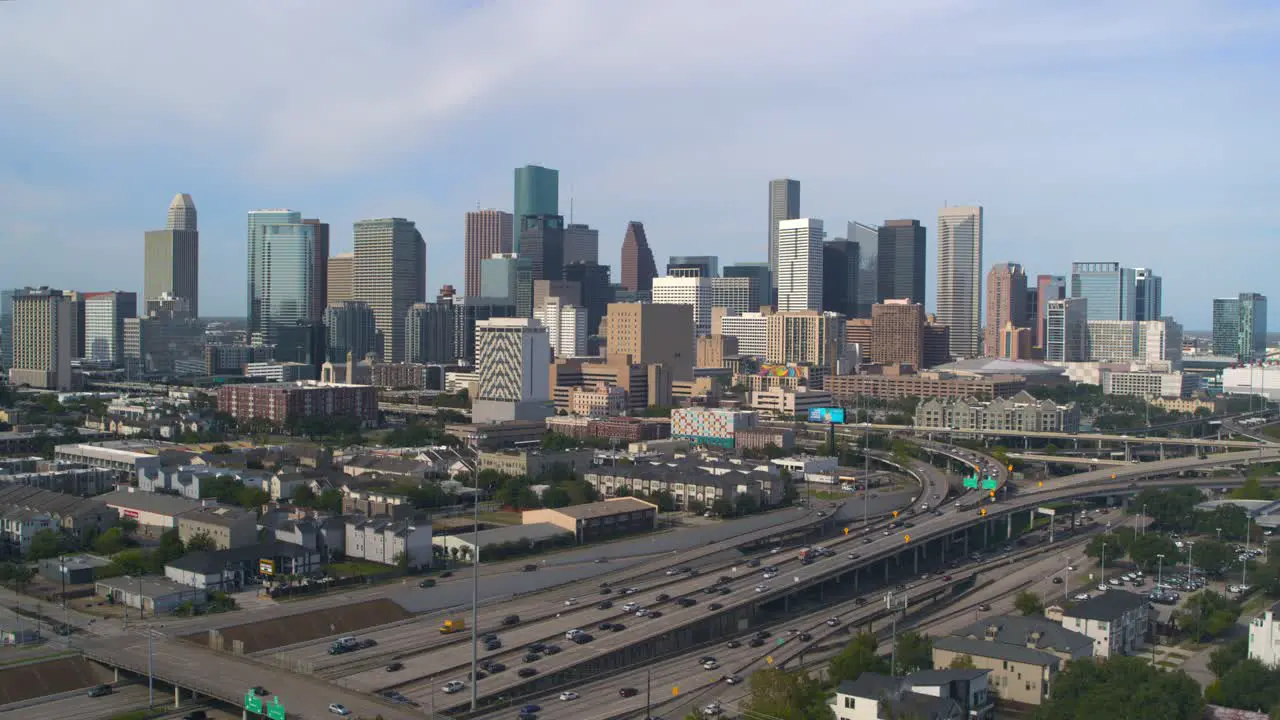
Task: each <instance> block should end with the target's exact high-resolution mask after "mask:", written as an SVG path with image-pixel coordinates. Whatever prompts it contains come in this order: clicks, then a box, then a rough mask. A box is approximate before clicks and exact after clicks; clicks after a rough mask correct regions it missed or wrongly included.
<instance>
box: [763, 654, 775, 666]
mask: <svg viewBox="0 0 1280 720" xmlns="http://www.w3.org/2000/svg"><path fill="white" fill-rule="evenodd" d="M764 661H765V662H767V663H769V664H770V665H772V664H773V656H772V655H769V656H767V657H765V659H764Z"/></svg>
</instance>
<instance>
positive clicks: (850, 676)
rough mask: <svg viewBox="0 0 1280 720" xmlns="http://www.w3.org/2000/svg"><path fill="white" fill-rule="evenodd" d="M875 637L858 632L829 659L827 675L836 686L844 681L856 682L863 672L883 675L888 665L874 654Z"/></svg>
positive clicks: (876, 643)
mask: <svg viewBox="0 0 1280 720" xmlns="http://www.w3.org/2000/svg"><path fill="white" fill-rule="evenodd" d="M878 644H879V643H878V641H877V640H876V636H875V635H872V634H871V633H868V632H860V633H858V634H857V635H855V636H854V638H853V640H852V641H850V642H849V644H848V645H845V646H844V649H843V650H841V651H840V653H839V654H837V655H836V656H835V657H833V658H831V667H830V670H829V673H828V674H829V675H830V676H831V679H832V681H834V682H836V683H837V684H838V683H840V682H843V681H845V680H857V679H858V676H860V675H862V673H864V672H875V673H885V672H888V671H889V664H888V663H886V662H885V661H884V658H882V657H880V656H879V655H878V654H876V648H877V646H878Z"/></svg>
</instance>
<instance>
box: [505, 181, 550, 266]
mask: <svg viewBox="0 0 1280 720" xmlns="http://www.w3.org/2000/svg"><path fill="white" fill-rule="evenodd" d="M512 207H513V208H514V210H515V214H514V221H515V225H516V227H521V226H522V220H523V219H524V218H525V217H528V216H531V215H534V216H536V215H559V214H560V171H559V170H553V169H551V168H544V167H541V166H539V165H525V166H524V167H519V168H516V170H515V199H514V203H513V205H512ZM514 241H515V247H514V248H513V251H514V252H516V253H519V252H521V250H522V247H521V245H520V243H521V238H520V237H516V238H514Z"/></svg>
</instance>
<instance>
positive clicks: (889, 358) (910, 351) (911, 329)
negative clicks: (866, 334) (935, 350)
mask: <svg viewBox="0 0 1280 720" xmlns="http://www.w3.org/2000/svg"><path fill="white" fill-rule="evenodd" d="M924 328H925V315H924V306H923V305H921V304H919V303H913V302H911V301H910V300H885V301H884V302H883V303H877V304H875V305H872V306H871V342H870V348H868V349H866V350H869V352H866V350H864V352H866V354H867V355H868V356H869V358H870V359H871V360H872V361H873V362H876V363H879V364H881V365H898V364H907V365H910V366H911V367H913V368H915V369H916V370H921V369H923V368H924V367H925V359H924V346H925V338H924V334H925V331H924Z"/></svg>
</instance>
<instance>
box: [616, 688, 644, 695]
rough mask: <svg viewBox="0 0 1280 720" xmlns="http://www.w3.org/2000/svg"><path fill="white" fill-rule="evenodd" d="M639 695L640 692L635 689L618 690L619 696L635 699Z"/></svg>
mask: <svg viewBox="0 0 1280 720" xmlns="http://www.w3.org/2000/svg"><path fill="white" fill-rule="evenodd" d="M639 694H640V691H639V690H637V689H635V688H633V687H624V688H618V695H620V696H622V697H635V696H637V695H639Z"/></svg>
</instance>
